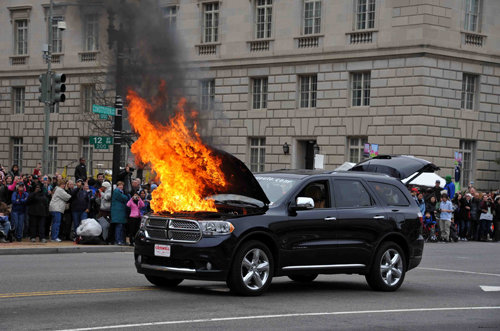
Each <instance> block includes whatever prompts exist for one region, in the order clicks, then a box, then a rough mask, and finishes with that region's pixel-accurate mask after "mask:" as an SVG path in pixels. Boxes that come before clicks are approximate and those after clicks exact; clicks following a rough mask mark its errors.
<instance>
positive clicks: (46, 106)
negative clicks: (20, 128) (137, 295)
mask: <svg viewBox="0 0 500 331" xmlns="http://www.w3.org/2000/svg"><path fill="white" fill-rule="evenodd" d="M52 8H53V0H50V6H49V43H48V47H47V78H46V81H47V83H46V84H45V87H42V88H45V89H46V95H47V97H46V98H45V100H43V101H44V111H45V129H44V136H43V151H42V169H43V173H45V174H46V173H47V172H48V169H49V130H50V107H52V100H51V99H52V98H51V97H50V95H51V92H50V89H51V88H52V87H51V85H52V84H50V82H51V81H52V78H51V72H50V71H51V63H52V38H53V36H52V19H53V17H52V16H53V14H52Z"/></svg>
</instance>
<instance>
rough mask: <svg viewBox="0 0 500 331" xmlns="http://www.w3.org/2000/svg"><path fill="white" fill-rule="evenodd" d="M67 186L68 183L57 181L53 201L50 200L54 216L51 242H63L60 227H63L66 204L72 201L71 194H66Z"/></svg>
mask: <svg viewBox="0 0 500 331" xmlns="http://www.w3.org/2000/svg"><path fill="white" fill-rule="evenodd" d="M67 186H68V184H67V183H66V181H64V180H62V179H60V180H58V181H57V187H56V188H55V189H54V191H53V192H52V200H50V204H49V211H50V214H51V215H52V227H51V231H50V239H51V241H55V242H60V241H61V239H59V227H60V226H61V219H62V216H63V214H64V210H65V208H66V203H67V202H68V201H69V199H71V194H69V193H68V192H66V188H67Z"/></svg>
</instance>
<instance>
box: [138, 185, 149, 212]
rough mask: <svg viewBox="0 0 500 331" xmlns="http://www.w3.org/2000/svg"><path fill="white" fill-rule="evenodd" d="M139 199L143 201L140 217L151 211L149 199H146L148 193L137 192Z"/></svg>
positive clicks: (144, 191)
mask: <svg viewBox="0 0 500 331" xmlns="http://www.w3.org/2000/svg"><path fill="white" fill-rule="evenodd" d="M139 197H140V198H141V200H142V201H144V207H142V208H141V217H142V216H144V215H146V214H147V213H149V212H150V211H151V207H150V201H151V200H150V199H148V192H147V191H146V190H141V191H140V192H139Z"/></svg>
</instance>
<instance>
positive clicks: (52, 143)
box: [45, 137, 57, 174]
mask: <svg viewBox="0 0 500 331" xmlns="http://www.w3.org/2000/svg"><path fill="white" fill-rule="evenodd" d="M48 161H49V163H48V169H47V171H45V173H47V174H55V173H56V172H57V137H50V138H49V157H48Z"/></svg>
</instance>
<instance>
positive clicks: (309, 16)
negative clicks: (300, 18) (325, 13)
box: [304, 0, 321, 35]
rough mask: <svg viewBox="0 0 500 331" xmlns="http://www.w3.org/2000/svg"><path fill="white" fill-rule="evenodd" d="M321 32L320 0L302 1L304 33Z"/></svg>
mask: <svg viewBox="0 0 500 331" xmlns="http://www.w3.org/2000/svg"><path fill="white" fill-rule="evenodd" d="M320 32H321V0H305V1H304V34H305V35H307V34H318V33H320Z"/></svg>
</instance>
